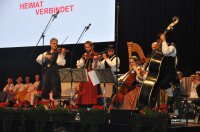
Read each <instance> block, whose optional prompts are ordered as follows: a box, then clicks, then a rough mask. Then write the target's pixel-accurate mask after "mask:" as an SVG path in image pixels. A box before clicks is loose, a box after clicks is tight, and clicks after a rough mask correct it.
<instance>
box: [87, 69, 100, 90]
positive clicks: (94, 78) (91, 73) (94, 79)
mask: <svg viewBox="0 0 200 132" xmlns="http://www.w3.org/2000/svg"><path fill="white" fill-rule="evenodd" d="M88 75H89V77H90V79H91V81H92V84H93V86H95V85H97V84H99V83H100V80H99V79H98V77H97V74H96V72H95V71H94V70H92V71H89V72H88Z"/></svg>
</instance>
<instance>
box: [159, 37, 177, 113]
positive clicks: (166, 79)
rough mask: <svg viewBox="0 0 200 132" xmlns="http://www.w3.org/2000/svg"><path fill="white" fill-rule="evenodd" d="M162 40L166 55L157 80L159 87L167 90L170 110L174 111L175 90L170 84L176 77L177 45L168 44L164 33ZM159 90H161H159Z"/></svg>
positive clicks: (163, 50)
mask: <svg viewBox="0 0 200 132" xmlns="http://www.w3.org/2000/svg"><path fill="white" fill-rule="evenodd" d="M160 41H161V49H160V50H161V51H162V53H163V55H164V56H165V57H164V59H163V61H162V65H161V69H160V75H159V79H158V81H157V84H158V85H159V87H158V88H161V89H163V90H166V91H167V93H168V101H167V102H168V103H167V105H168V106H169V112H170V113H171V112H173V102H174V97H173V92H172V87H171V85H170V83H171V82H173V81H174V80H175V79H176V62H177V61H176V53H177V51H176V47H175V45H174V44H168V43H167V42H166V36H165V35H164V34H161V35H160ZM158 92H159V91H158Z"/></svg>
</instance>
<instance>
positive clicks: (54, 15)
mask: <svg viewBox="0 0 200 132" xmlns="http://www.w3.org/2000/svg"><path fill="white" fill-rule="evenodd" d="M59 12H60V11H59V10H58V11H57V13H56V14H53V20H54V19H55V18H57V16H58V14H59Z"/></svg>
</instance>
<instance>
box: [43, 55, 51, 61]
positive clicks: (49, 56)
mask: <svg viewBox="0 0 200 132" xmlns="http://www.w3.org/2000/svg"><path fill="white" fill-rule="evenodd" d="M44 58H46V59H48V60H50V59H51V58H52V56H51V55H44Z"/></svg>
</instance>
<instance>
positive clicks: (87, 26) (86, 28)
mask: <svg viewBox="0 0 200 132" xmlns="http://www.w3.org/2000/svg"><path fill="white" fill-rule="evenodd" d="M90 26H91V23H90V24H89V25H88V26H87V27H85V29H86V30H85V31H87V30H88V29H89V28H90Z"/></svg>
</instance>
